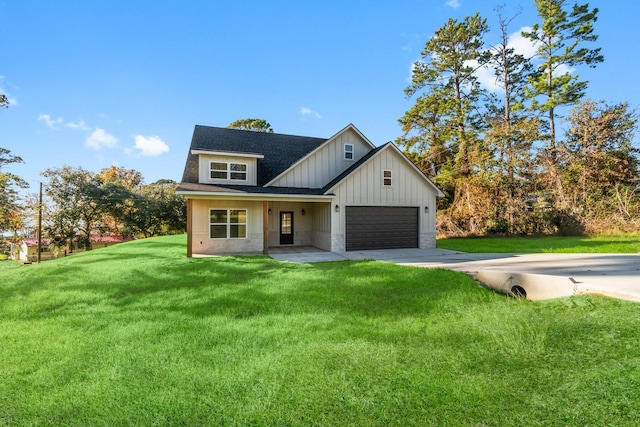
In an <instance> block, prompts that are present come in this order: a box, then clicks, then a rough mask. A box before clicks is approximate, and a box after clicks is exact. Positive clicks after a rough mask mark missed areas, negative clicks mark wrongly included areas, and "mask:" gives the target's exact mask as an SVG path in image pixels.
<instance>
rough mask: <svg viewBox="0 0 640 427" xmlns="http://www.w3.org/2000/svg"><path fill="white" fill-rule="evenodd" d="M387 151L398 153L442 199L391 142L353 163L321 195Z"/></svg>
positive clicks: (441, 193)
mask: <svg viewBox="0 0 640 427" xmlns="http://www.w3.org/2000/svg"><path fill="white" fill-rule="evenodd" d="M387 149H390V150H394V151H395V152H396V153H398V154H399V155H400V157H401V158H402V159H403V160H404V162H405V163H407V164H408V165H409V167H411V168H412V169H413V170H415V171H416V172H417V173H418V175H420V176H421V177H422V178H423V179H424V180H425V181H426V183H427V184H428V185H429V186H430V187H432V188H433V189H434V190H435V191H436V195H437V196H438V197H444V193H443V192H442V191H440V189H439V188H438V187H436V185H435V184H434V183H433V181H431V180H430V179H429V178H428V177H427V176H426V175H425V174H424V173H423V172H422V171H421V170H420V169H418V167H417V166H416V165H415V164H414V163H413V162H412V161H411V160H409V158H408V157H407V156H405V155H404V153H403V152H402V151H400V149H399V148H398V147H396V146H395V144H394V143H393V142H387V143H386V144H384V145H381V146H380V147H378V148H376V149H375V150H371V151H370V152H368V153H367V154H366V155H365V156H364V157H363V158H361V159H360V160H358V161H357V162H356V163H354V164H353V165H352V166H351V167H350V168H349V169H347V170H345V171H344V172H342V173H341V174H340V175H338V176H337V177H336V178H335V179H334V180H333V181H331V182H330V183H328V184H327V185H326V186H325V187H324V188H323V189H322V191H323V193H324V194H327V193H329V192H330V191H331V190H333V189H334V188H335V187H336V186H337V185H338V184H340V183H341V182H342V181H343V180H344V179H346V178H347V177H348V176H349V175H351V174H352V173H354V172H355V171H356V170H358V169H359V168H360V167H362V166H363V165H364V164H366V163H368V162H369V161H370V160H371V159H372V158H374V157H375V156H376V155H378V154H379V153H381V152H382V151H384V150H387Z"/></svg>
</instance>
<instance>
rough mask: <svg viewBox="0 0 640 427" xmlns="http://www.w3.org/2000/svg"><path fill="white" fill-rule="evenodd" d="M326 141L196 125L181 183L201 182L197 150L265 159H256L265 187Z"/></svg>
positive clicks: (260, 181)
mask: <svg viewBox="0 0 640 427" xmlns="http://www.w3.org/2000/svg"><path fill="white" fill-rule="evenodd" d="M326 141H327V139H326V138H313V137H307V136H296V135H286V134H280V133H266V132H254V131H248V130H240V129H229V128H220V127H212V126H201V125H196V126H195V128H194V130H193V137H192V138H191V146H190V147H189V154H188V156H187V162H186V164H185V168H184V173H183V175H182V182H184V183H197V182H198V154H195V153H193V152H194V151H195V152H200V153H202V152H212V154H213V153H214V152H218V153H219V152H226V153H229V154H233V153H242V154H252V155H255V154H259V155H262V156H264V157H263V158H259V157H258V160H257V161H258V185H259V186H263V185H264V184H266V183H267V182H269V181H271V180H272V179H273V178H274V177H276V176H277V175H279V174H281V173H282V172H283V171H285V170H286V169H288V168H289V167H290V166H291V165H292V164H294V163H295V162H296V161H297V160H299V159H300V158H302V157H304V156H305V155H307V154H308V153H310V152H312V151H313V150H315V149H316V148H318V147H319V146H321V145H322V144H324V143H325V142H326Z"/></svg>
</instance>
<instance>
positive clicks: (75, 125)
mask: <svg viewBox="0 0 640 427" xmlns="http://www.w3.org/2000/svg"><path fill="white" fill-rule="evenodd" d="M66 126H67V127H68V128H69V129H74V130H91V128H90V127H89V126H87V124H86V123H85V122H84V120H80V121H79V122H67V124H66Z"/></svg>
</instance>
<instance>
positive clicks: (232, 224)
mask: <svg viewBox="0 0 640 427" xmlns="http://www.w3.org/2000/svg"><path fill="white" fill-rule="evenodd" d="M213 211H224V212H226V217H227V219H226V222H211V213H212V212H213ZM233 211H239V212H244V222H231V212H233ZM248 219H249V211H248V210H247V209H215V208H211V209H209V238H210V239H246V238H247V223H248ZM213 226H219V227H220V226H224V227H225V230H226V233H225V237H214V236H213V233H212V229H211V227H213ZM241 226H244V236H236V237H232V236H231V227H241ZM238 229H240V228H238Z"/></svg>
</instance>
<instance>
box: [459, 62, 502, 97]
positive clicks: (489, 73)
mask: <svg viewBox="0 0 640 427" xmlns="http://www.w3.org/2000/svg"><path fill="white" fill-rule="evenodd" d="M465 65H468V66H470V67H473V68H474V69H475V76H476V77H477V79H478V82H480V86H482V87H483V88H485V89H487V90H488V91H490V92H496V91H498V89H500V86H498V83H497V81H496V75H495V73H494V71H493V70H492V69H490V68H489V67H487V66H483V67H479V66H478V61H467V62H466V63H465Z"/></svg>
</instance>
